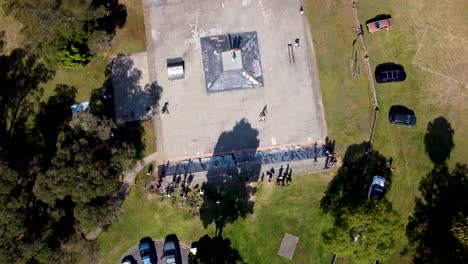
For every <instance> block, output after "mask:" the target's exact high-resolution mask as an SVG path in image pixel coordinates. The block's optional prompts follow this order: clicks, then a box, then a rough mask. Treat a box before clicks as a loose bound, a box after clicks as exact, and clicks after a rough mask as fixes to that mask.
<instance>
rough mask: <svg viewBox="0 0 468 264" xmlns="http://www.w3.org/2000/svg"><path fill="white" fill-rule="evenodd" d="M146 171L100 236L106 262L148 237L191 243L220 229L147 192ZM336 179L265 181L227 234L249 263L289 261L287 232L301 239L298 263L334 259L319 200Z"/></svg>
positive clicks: (326, 219)
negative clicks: (283, 251)
mask: <svg viewBox="0 0 468 264" xmlns="http://www.w3.org/2000/svg"><path fill="white" fill-rule="evenodd" d="M145 172H146V170H143V172H142V173H140V175H139V176H138V180H137V186H136V187H134V188H133V189H132V191H131V193H130V196H129V197H128V198H127V200H126V201H125V202H124V205H123V208H122V212H123V214H122V216H121V217H120V219H119V220H118V221H116V222H114V223H113V224H112V225H111V226H110V227H109V228H108V229H107V230H106V231H105V232H103V233H102V234H101V235H100V236H99V238H98V240H97V241H98V244H99V247H100V253H101V258H102V261H103V263H112V264H114V263H116V262H117V261H118V260H119V258H120V257H122V254H124V252H125V251H126V250H128V249H129V248H130V247H132V246H134V245H136V244H138V241H139V240H140V239H141V238H142V237H144V236H150V237H152V238H153V239H163V238H164V237H165V235H167V234H170V233H175V234H177V236H178V238H179V239H180V240H181V241H182V242H183V243H184V244H187V245H189V246H190V244H191V243H192V242H193V241H196V240H198V239H199V238H200V237H201V236H203V235H204V234H209V235H210V236H213V235H214V233H215V230H214V226H213V225H211V226H208V229H206V230H205V229H204V228H203V224H202V222H201V221H200V219H199V217H195V218H193V217H191V216H188V215H185V214H183V213H182V212H181V211H179V210H178V209H174V208H172V207H171V206H170V202H169V200H168V199H165V200H164V201H163V202H162V203H161V202H160V201H159V198H158V197H157V196H156V195H154V194H149V193H148V192H145V191H143V188H142V186H144V183H145V182H146V181H147V176H146V174H145ZM330 177H331V176H330V175H327V174H315V175H301V176H295V177H294V182H293V184H292V185H291V186H289V187H274V186H273V185H271V184H266V183H264V184H260V185H259V186H258V187H259V188H258V192H257V194H256V200H255V208H254V213H253V214H251V215H248V216H247V217H246V218H245V219H238V220H237V221H236V222H235V223H233V224H228V225H227V227H226V228H225V229H224V230H223V237H225V238H229V239H230V240H231V243H232V246H233V247H234V248H236V249H237V250H239V252H240V254H241V256H242V257H243V258H244V261H245V262H246V263H289V261H287V260H286V259H283V258H281V257H279V256H277V253H278V249H279V246H280V244H281V240H282V238H283V236H284V233H285V232H288V233H292V234H294V235H297V236H299V237H300V240H299V243H298V247H297V248H296V252H295V255H294V259H293V262H294V263H327V262H329V261H331V258H332V256H331V255H330V254H329V253H326V252H325V251H324V246H323V245H322V244H321V242H320V239H319V236H320V231H321V230H322V229H323V228H325V227H328V226H329V225H330V224H331V218H330V217H329V216H327V215H323V214H322V212H321V211H320V210H319V200H320V198H321V196H322V193H323V191H324V190H325V188H326V184H327V182H328V180H329V179H330ZM176 208H177V207H176ZM116 241H118V243H116ZM310 249H313V250H310Z"/></svg>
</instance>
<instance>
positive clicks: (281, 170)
mask: <svg viewBox="0 0 468 264" xmlns="http://www.w3.org/2000/svg"><path fill="white" fill-rule="evenodd" d="M283 170H284V169H283V165H281V167H280V168H279V170H278V173H279V177H281V176H282V175H283Z"/></svg>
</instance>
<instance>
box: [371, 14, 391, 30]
mask: <svg viewBox="0 0 468 264" xmlns="http://www.w3.org/2000/svg"><path fill="white" fill-rule="evenodd" d="M366 26H367V30H368V31H369V32H370V33H374V32H377V31H380V30H383V29H386V30H389V29H390V28H392V27H393V20H392V18H391V17H387V18H383V19H380V20H376V21H372V22H369V23H367V24H366Z"/></svg>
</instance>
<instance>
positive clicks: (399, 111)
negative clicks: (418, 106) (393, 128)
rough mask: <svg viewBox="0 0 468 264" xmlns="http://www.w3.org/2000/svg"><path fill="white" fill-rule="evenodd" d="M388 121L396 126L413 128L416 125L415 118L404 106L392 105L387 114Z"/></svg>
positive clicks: (412, 112)
mask: <svg viewBox="0 0 468 264" xmlns="http://www.w3.org/2000/svg"><path fill="white" fill-rule="evenodd" d="M388 121H390V123H392V124H397V125H405V126H414V125H416V116H415V115H414V111H413V110H411V109H409V108H407V107H405V106H402V105H392V107H390V111H389V112H388Z"/></svg>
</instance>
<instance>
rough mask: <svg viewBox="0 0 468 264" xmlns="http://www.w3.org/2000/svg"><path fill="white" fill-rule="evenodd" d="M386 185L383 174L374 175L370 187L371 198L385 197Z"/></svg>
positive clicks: (369, 195)
mask: <svg viewBox="0 0 468 264" xmlns="http://www.w3.org/2000/svg"><path fill="white" fill-rule="evenodd" d="M384 187H385V179H384V178H383V177H382V176H374V178H373V179H372V184H371V186H370V187H369V193H368V195H367V196H368V198H369V199H381V198H382V197H383V193H384Z"/></svg>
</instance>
